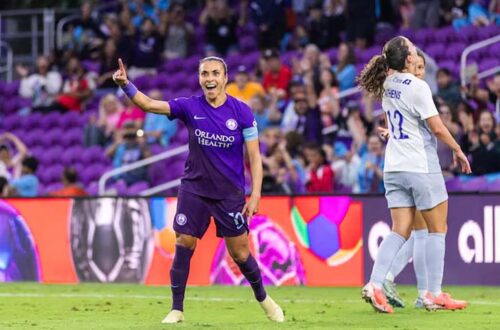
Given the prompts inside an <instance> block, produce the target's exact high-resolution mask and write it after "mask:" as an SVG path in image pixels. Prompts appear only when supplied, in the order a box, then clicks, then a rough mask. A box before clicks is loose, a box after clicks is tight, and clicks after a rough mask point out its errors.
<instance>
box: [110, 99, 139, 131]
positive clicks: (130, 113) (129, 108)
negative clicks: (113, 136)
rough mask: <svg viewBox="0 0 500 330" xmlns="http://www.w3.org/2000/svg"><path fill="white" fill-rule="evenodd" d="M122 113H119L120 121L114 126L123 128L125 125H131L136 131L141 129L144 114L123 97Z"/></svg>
mask: <svg viewBox="0 0 500 330" xmlns="http://www.w3.org/2000/svg"><path fill="white" fill-rule="evenodd" d="M122 101H123V105H124V107H123V111H121V112H120V119H118V123H117V124H116V126H117V127H118V128H123V127H125V124H126V123H129V122H130V123H132V124H133V125H134V127H135V128H136V129H140V128H142V125H143V123H144V119H145V118H146V114H145V113H144V111H141V109H139V108H138V107H137V106H136V105H135V104H134V103H133V102H132V101H131V100H130V99H129V98H128V97H125V96H123V98H122Z"/></svg>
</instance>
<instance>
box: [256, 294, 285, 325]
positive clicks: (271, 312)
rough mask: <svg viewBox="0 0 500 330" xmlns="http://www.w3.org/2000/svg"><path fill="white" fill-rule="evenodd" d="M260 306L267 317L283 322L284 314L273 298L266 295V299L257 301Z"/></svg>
mask: <svg viewBox="0 0 500 330" xmlns="http://www.w3.org/2000/svg"><path fill="white" fill-rule="evenodd" d="M259 304H260V307H262V309H263V310H264V312H265V313H266V316H267V318H268V319H270V320H271V321H274V322H284V321H285V315H284V314H283V310H282V309H281V307H280V306H279V305H278V304H277V303H276V302H274V300H273V299H272V298H271V297H270V296H269V295H267V296H266V299H264V300H263V301H261V302H259Z"/></svg>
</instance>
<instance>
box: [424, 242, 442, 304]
mask: <svg viewBox="0 0 500 330" xmlns="http://www.w3.org/2000/svg"><path fill="white" fill-rule="evenodd" d="M445 237H446V234H444V233H430V234H429V237H427V244H426V246H425V249H426V251H425V255H426V258H425V259H426V263H427V279H428V288H429V291H430V292H432V294H434V295H435V296H437V295H439V294H441V284H442V282H443V272H444V254H445Z"/></svg>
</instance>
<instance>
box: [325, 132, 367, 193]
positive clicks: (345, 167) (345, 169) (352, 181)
mask: <svg viewBox="0 0 500 330" xmlns="http://www.w3.org/2000/svg"><path fill="white" fill-rule="evenodd" d="M352 146H353V147H354V145H352ZM323 149H325V145H323ZM326 150H328V148H326V149H325V151H326ZM331 150H332V152H331V158H329V161H330V163H331V164H332V169H333V172H334V173H335V188H339V189H346V190H348V189H351V190H353V189H354V188H355V187H357V184H358V172H359V167H360V163H361V159H360V158H359V156H358V153H357V152H356V150H354V148H351V150H349V149H348V148H347V147H346V145H345V144H344V143H343V142H340V141H336V142H335V143H334V144H333V148H331ZM327 155H328V152H327ZM358 190H359V187H357V189H356V191H358Z"/></svg>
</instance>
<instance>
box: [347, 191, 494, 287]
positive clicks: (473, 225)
mask: <svg viewBox="0 0 500 330" xmlns="http://www.w3.org/2000/svg"><path fill="white" fill-rule="evenodd" d="M356 200H359V201H361V202H362V204H363V214H364V219H363V226H364V229H363V240H364V242H365V244H364V247H363V249H364V255H365V258H364V266H365V282H366V281H367V280H368V278H369V276H370V272H371V269H372V266H373V260H374V258H375V256H376V253H377V250H378V246H379V245H380V242H381V241H382V238H383V237H385V235H387V234H388V233H389V232H390V230H391V229H390V228H391V227H390V223H391V221H390V214H389V210H388V209H387V202H386V201H385V198H384V197H382V196H380V197H363V198H356ZM396 281H397V282H398V283H402V284H414V283H415V275H414V271H413V265H411V264H409V265H408V266H407V267H406V268H405V270H404V271H403V272H402V273H401V274H400V275H399V276H398V278H397V279H396ZM443 282H444V284H457V285H461V284H467V285H500V196H499V195H493V194H491V195H476V194H471V195H451V196H450V197H449V207H448V233H447V235H446V255H445V272H444V278H443Z"/></svg>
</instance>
